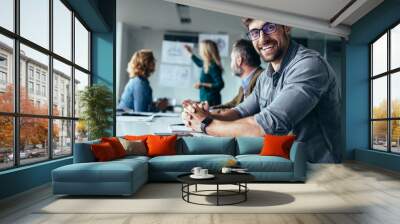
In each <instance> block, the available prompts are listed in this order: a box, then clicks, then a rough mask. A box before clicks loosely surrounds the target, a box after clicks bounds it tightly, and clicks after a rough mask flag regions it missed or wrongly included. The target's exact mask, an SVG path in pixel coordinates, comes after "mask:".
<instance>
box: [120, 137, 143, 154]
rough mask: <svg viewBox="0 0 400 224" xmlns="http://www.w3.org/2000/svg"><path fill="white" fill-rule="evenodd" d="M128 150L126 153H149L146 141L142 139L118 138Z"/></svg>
mask: <svg viewBox="0 0 400 224" xmlns="http://www.w3.org/2000/svg"><path fill="white" fill-rule="evenodd" d="M118 139H119V141H120V142H121V144H122V146H123V147H124V149H125V151H126V155H138V156H145V155H147V148H146V142H145V141H142V140H126V139H124V138H118Z"/></svg>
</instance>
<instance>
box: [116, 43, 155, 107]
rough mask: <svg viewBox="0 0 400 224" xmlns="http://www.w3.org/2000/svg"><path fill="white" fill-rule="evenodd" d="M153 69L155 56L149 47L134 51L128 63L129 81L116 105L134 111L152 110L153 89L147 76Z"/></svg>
mask: <svg viewBox="0 0 400 224" xmlns="http://www.w3.org/2000/svg"><path fill="white" fill-rule="evenodd" d="M154 70H155V58H154V56H153V52H152V51H151V50H149V49H142V50H139V51H137V52H135V53H134V54H133V56H132V58H131V60H130V62H129V63H128V68H127V71H128V73H129V77H130V79H129V81H128V83H127V84H126V85H125V89H124V92H123V93H122V95H121V100H120V102H119V105H118V109H120V110H133V111H136V112H150V111H154V109H155V108H154V106H153V90H152V89H151V87H150V83H149V80H148V78H149V76H150V75H151V74H152V73H153V72H154Z"/></svg>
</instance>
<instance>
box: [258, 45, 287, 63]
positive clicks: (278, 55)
mask: <svg viewBox="0 0 400 224" xmlns="http://www.w3.org/2000/svg"><path fill="white" fill-rule="evenodd" d="M282 56H283V48H282V47H280V48H278V50H277V51H276V53H275V54H273V55H271V56H268V57H265V56H264V55H263V54H261V58H262V59H263V60H264V61H265V62H271V61H275V60H278V59H280V58H281V57H282Z"/></svg>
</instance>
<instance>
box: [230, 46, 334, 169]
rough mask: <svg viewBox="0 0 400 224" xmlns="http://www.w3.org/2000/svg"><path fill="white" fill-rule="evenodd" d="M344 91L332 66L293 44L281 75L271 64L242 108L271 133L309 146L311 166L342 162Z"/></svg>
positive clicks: (239, 107) (287, 54)
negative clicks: (341, 96) (342, 97)
mask: <svg viewBox="0 0 400 224" xmlns="http://www.w3.org/2000/svg"><path fill="white" fill-rule="evenodd" d="M340 105H341V103H340V91H339V87H338V79H337V76H336V74H335V72H334V71H333V69H332V68H331V67H330V65H329V64H328V62H327V61H326V60H325V59H324V58H323V57H322V56H321V55H320V54H319V53H318V52H316V51H314V50H310V49H307V48H305V47H303V46H302V45H299V44H297V43H295V42H294V41H292V42H291V43H290V46H289V48H288V51H287V53H286V54H285V56H284V58H283V60H282V63H281V66H280V68H279V70H278V71H274V69H273V67H272V65H271V64H269V65H268V67H267V69H266V70H265V71H264V72H263V74H261V75H260V77H259V78H258V81H257V84H256V86H255V88H254V90H253V92H252V94H251V95H250V96H248V97H247V98H246V99H245V100H244V101H243V102H242V103H241V104H239V105H238V106H237V107H236V108H234V109H235V110H236V111H238V112H239V114H240V115H241V116H242V117H247V116H252V115H254V117H255V120H256V122H257V123H258V124H259V125H260V126H261V127H262V128H263V129H264V131H265V133H268V134H275V135H285V134H288V133H290V132H292V133H293V134H295V135H296V136H297V138H296V139H297V140H298V141H301V142H304V143H305V144H304V147H305V151H306V153H307V156H308V161H310V162H340V160H341V153H340V152H341V149H340V141H341V138H340V135H341V126H340V122H341V120H340Z"/></svg>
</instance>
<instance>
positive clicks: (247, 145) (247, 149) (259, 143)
mask: <svg viewBox="0 0 400 224" xmlns="http://www.w3.org/2000/svg"><path fill="white" fill-rule="evenodd" d="M236 141H237V150H236V155H245V154H259V153H260V152H261V148H262V147H263V144H264V138H263V137H238V138H236Z"/></svg>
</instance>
